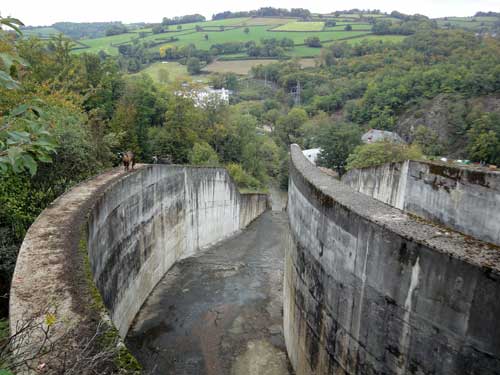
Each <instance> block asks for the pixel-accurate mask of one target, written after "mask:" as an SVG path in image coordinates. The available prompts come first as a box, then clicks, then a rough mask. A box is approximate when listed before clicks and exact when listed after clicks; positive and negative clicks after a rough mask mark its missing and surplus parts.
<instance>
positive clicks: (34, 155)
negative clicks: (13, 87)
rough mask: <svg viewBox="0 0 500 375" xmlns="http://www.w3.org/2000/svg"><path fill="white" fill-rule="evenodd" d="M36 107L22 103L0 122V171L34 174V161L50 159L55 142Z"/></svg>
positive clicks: (35, 163)
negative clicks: (3, 121)
mask: <svg viewBox="0 0 500 375" xmlns="http://www.w3.org/2000/svg"><path fill="white" fill-rule="evenodd" d="M41 115H42V111H41V110H40V108H38V107H34V106H29V105H26V104H23V105H20V106H18V107H16V108H15V109H13V110H12V111H11V113H10V116H9V117H7V119H6V122H5V123H4V124H2V125H0V174H3V173H7V172H8V171H9V170H10V169H12V171H13V172H14V173H21V172H23V171H25V170H26V171H28V172H29V173H30V174H31V175H32V176H34V175H35V173H36V171H37V168H38V165H37V163H38V162H44V163H50V162H51V161H52V159H51V157H50V155H51V154H52V153H54V152H55V147H56V145H55V142H54V140H53V138H52V136H51V134H50V133H49V132H48V131H47V130H46V128H45V124H44V122H43V120H42V119H41V117H40V116H41Z"/></svg>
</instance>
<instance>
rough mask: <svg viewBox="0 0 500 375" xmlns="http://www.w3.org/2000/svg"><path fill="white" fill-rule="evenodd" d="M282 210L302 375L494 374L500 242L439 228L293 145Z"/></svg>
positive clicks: (287, 300)
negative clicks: (339, 176) (328, 170)
mask: <svg viewBox="0 0 500 375" xmlns="http://www.w3.org/2000/svg"><path fill="white" fill-rule="evenodd" d="M398 173H400V172H398ZM394 177H396V176H395V175H394ZM398 185H399V183H397V182H396V178H393V179H392V180H391V179H390V178H388V179H387V186H393V187H397V186H398ZM381 196H383V197H386V198H387V199H388V200H391V201H392V202H396V203H397V202H400V199H401V195H399V193H397V194H386V193H385V192H381ZM288 215H289V221H290V232H291V235H290V237H289V238H288V242H287V249H286V258H285V284H284V307H283V309H284V330H285V340H286V345H287V350H288V353H289V357H290V360H291V363H292V364H293V366H294V368H295V370H296V373H297V374H298V375H302V374H450V375H451V374H499V373H500V322H499V320H498V314H500V304H498V303H496V301H498V299H499V298H500V252H499V251H498V248H497V247H495V246H491V245H487V244H485V243H483V242H480V241H475V240H473V239H471V238H470V237H465V236H463V235H461V234H459V233H457V232H450V233H448V234H447V235H438V231H439V228H436V226H435V225H433V224H431V223H429V222H427V221H423V220H418V219H416V218H415V217H414V216H410V215H408V214H406V213H405V212H403V211H401V210H398V209H396V208H393V207H390V206H389V205H387V204H385V203H382V202H380V201H378V200H376V199H374V198H372V197H370V196H367V195H364V194H361V193H359V192H356V191H355V190H354V189H352V188H351V187H349V186H347V185H345V184H343V183H342V182H340V181H337V180H335V179H333V178H331V177H329V176H327V175H325V174H323V173H321V172H320V171H319V170H318V169H317V168H315V167H314V166H313V165H312V164H311V163H309V162H308V161H307V160H306V159H305V157H304V156H303V155H302V153H301V151H300V149H299V148H298V146H292V150H291V166H290V183H289V201H288Z"/></svg>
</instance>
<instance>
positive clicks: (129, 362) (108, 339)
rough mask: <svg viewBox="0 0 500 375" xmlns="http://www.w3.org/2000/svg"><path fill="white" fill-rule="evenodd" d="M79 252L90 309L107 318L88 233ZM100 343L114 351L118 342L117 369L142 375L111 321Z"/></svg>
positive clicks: (83, 233)
mask: <svg viewBox="0 0 500 375" xmlns="http://www.w3.org/2000/svg"><path fill="white" fill-rule="evenodd" d="M79 250H80V252H81V255H82V258H83V260H84V270H85V278H86V281H87V285H88V289H89V291H90V295H91V296H92V302H91V306H90V307H91V309H92V310H93V311H94V312H95V313H96V314H98V316H107V315H108V311H107V310H106V307H105V306H104V302H103V300H102V296H101V294H100V293H99V290H98V289H97V286H96V285H95V282H94V279H93V277H92V270H91V267H90V260H89V257H88V253H87V233H86V231H85V230H82V231H81V237H80V243H79ZM98 342H99V345H100V347H101V348H100V349H102V350H106V349H112V346H114V345H116V343H117V342H118V343H119V345H120V346H119V348H118V350H117V351H116V356H115V359H114V363H115V365H116V367H117V369H118V370H120V374H130V375H132V374H133V375H135V374H137V375H138V374H141V373H142V366H141V365H140V364H139V362H138V361H137V359H136V358H135V357H134V356H133V355H132V353H130V351H129V350H128V349H127V347H126V346H125V345H124V344H123V342H122V340H121V338H120V337H119V334H118V330H117V329H116V328H115V326H114V325H113V323H112V322H111V320H108V321H107V322H106V329H105V331H104V334H103V335H102V336H101V337H100V339H99V341H98Z"/></svg>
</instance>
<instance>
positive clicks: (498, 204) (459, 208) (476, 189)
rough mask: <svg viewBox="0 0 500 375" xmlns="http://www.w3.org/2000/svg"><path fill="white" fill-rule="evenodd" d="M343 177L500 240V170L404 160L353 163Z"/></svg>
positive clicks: (397, 203)
mask: <svg viewBox="0 0 500 375" xmlns="http://www.w3.org/2000/svg"><path fill="white" fill-rule="evenodd" d="M342 182H344V183H345V184H347V185H349V186H351V187H352V188H354V189H356V190H357V191H359V192H361V193H363V194H367V195H370V196H372V197H374V198H375V199H378V200H380V201H382V202H384V203H387V204H389V205H391V206H393V207H396V208H399V209H401V210H404V211H407V212H411V213H413V214H415V215H418V216H421V217H423V218H425V219H429V220H432V221H436V222H438V223H441V224H443V225H445V226H448V227H450V228H452V229H454V230H458V231H460V232H462V233H465V234H468V235H471V236H474V237H476V238H478V239H481V240H483V241H488V242H491V243H494V244H496V245H500V172H492V171H491V172H488V171H484V170H474V169H470V168H460V167H456V166H447V165H441V164H436V163H430V162H418V161H405V162H402V163H388V164H384V165H381V166H378V167H371V168H362V169H353V170H351V171H349V172H347V173H346V174H345V175H344V176H343V177H342Z"/></svg>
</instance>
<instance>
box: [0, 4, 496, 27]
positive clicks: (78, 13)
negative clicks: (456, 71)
mask: <svg viewBox="0 0 500 375" xmlns="http://www.w3.org/2000/svg"><path fill="white" fill-rule="evenodd" d="M2 3H3V4H0V12H1V13H0V14H1V15H2V16H4V17H5V16H13V17H16V18H19V19H20V20H21V21H23V22H24V23H25V24H26V25H50V24H52V23H54V22H58V21H73V22H92V21H94V22H95V21H123V22H127V23H130V22H141V21H144V22H159V21H160V20H161V19H162V18H163V17H173V16H181V15H184V14H193V13H200V14H203V15H204V16H205V17H207V19H209V18H210V17H211V16H212V14H214V13H217V12H222V11H225V10H232V11H235V10H250V9H257V8H260V7H263V6H273V7H279V8H308V9H309V10H311V11H313V12H320V13H326V12H331V11H335V10H343V9H351V8H359V9H368V8H370V9H373V8H377V9H380V10H382V11H387V12H390V11H392V10H398V11H400V12H403V13H410V14H413V13H420V14H425V15H427V16H429V17H443V16H471V15H473V14H474V13H476V12H477V11H490V10H491V11H496V12H500V0H419V1H415V0H412V1H408V0H406V1H405V0H402V1H401V0H399V1H396V0H376V1H374V0H351V1H335V0H333V1H331V0H307V1H304V0H286V1H285V0H253V1H234V0H210V1H207V0H183V1H173V0H163V1H162V0H139V1H137V0H134V1H132V0H120V1H118V0H66V1H64V0H43V1H42V0H17V1H15V0H5V1H4V0H2Z"/></svg>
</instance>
